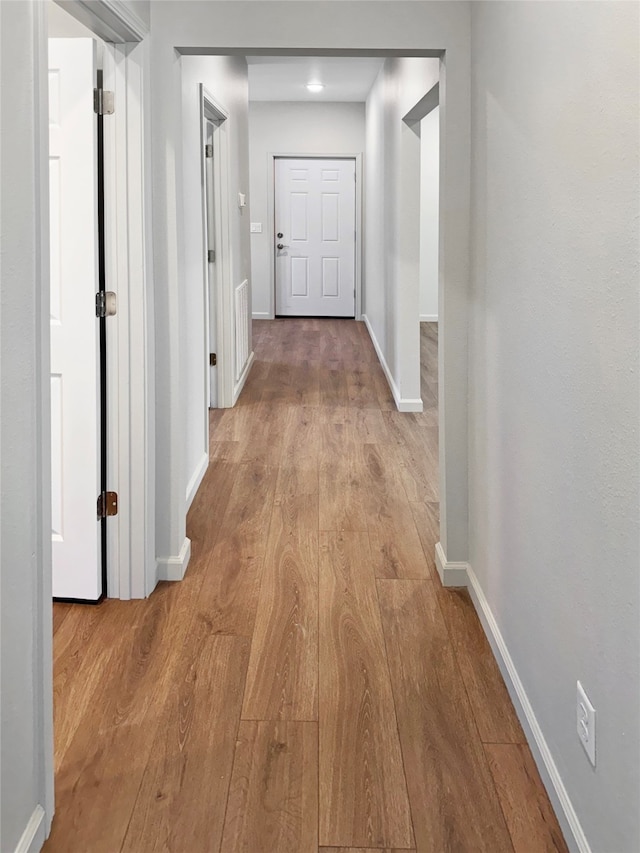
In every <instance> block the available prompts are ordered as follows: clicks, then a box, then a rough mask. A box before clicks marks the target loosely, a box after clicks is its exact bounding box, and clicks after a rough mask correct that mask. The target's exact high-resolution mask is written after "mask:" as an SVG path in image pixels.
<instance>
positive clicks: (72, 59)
mask: <svg viewBox="0 0 640 853" xmlns="http://www.w3.org/2000/svg"><path fill="white" fill-rule="evenodd" d="M95 81H96V48H95V42H94V41H93V39H90V38H86V39H85V38H73V39H49V175H50V199H51V207H50V214H51V441H52V455H51V458H52V540H53V542H52V547H53V594H54V596H55V597H56V598H72V599H82V600H90V601H95V600H97V599H98V598H99V597H100V595H101V592H102V580H101V573H102V572H101V554H100V544H101V540H100V524H99V522H98V520H97V511H96V503H97V499H98V494H99V492H100V488H99V483H100V477H99V461H100V460H99V440H100V434H99V426H100V422H99V396H98V389H99V356H98V320H97V319H96V314H95V294H96V291H97V289H98V223H97V174H96V168H97V166H96V164H97V134H96V117H95V114H94V111H93V89H94V86H95V85H96V83H95Z"/></svg>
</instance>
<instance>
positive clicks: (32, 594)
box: [0, 2, 53, 851]
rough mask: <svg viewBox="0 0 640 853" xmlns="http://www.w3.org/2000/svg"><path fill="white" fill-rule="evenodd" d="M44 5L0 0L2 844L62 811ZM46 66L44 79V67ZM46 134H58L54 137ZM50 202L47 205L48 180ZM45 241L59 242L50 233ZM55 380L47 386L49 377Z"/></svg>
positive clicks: (11, 844)
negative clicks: (50, 446)
mask: <svg viewBox="0 0 640 853" xmlns="http://www.w3.org/2000/svg"><path fill="white" fill-rule="evenodd" d="M42 11H43V10H42V9H36V4H33V3H30V2H22V3H0V63H1V64H0V187H1V200H0V234H1V235H2V244H1V246H0V264H1V268H0V280H1V285H2V290H1V306H0V409H1V413H2V433H1V438H0V481H1V499H0V500H1V502H0V559H1V562H2V570H1V574H0V577H1V580H0V634H1V636H0V650H1V651H0V654H1V659H0V670H1V682H0V720H1V722H0V742H1V747H2V768H1V779H0V850H2V851H5V850H6V851H12V850H14V849H15V848H16V846H17V844H18V841H19V840H20V838H21V836H22V835H23V833H24V831H25V829H26V828H27V825H28V823H29V821H30V820H33V821H34V825H36V826H37V825H38V820H39V819H40V823H39V830H38V831H36V837H37V838H39V839H40V841H42V840H43V838H44V830H45V822H46V819H45V818H44V812H43V811H42V809H43V808H44V809H47V811H48V815H47V818H48V820H50V819H51V816H52V807H53V800H52V783H53V768H52V758H53V742H52V715H51V702H52V696H53V688H52V684H51V657H50V655H47V656H46V657H45V654H44V648H45V643H44V637H45V632H47V633H48V634H49V635H50V634H51V556H50V555H51V521H50V506H51V498H50V495H51V487H50V481H49V475H48V472H45V473H43V472H42V468H43V448H44V446H45V445H46V443H47V442H49V441H50V439H49V427H48V419H47V418H46V417H45V416H44V413H45V412H47V414H48V409H47V407H46V405H45V399H46V398H45V395H46V394H47V393H48V391H47V389H48V387H49V377H48V370H46V369H45V366H46V365H48V361H49V358H48V346H49V335H48V325H49V305H48V298H47V301H44V298H45V293H48V259H47V258H46V257H43V255H42V249H43V244H42V242H41V240H42V236H43V235H42V230H41V221H40V218H39V215H38V209H37V206H36V199H39V198H40V193H41V190H42V189H43V187H42V186H41V183H40V176H41V175H42V174H46V172H45V171H44V170H45V169H46V158H45V157H43V156H42V154H43V153H44V152H40V139H41V134H42V132H43V131H44V133H45V134H46V126H45V127H42V128H41V127H40V126H39V125H38V123H37V121H36V119H35V116H36V114H37V112H38V104H39V101H38V86H39V85H40V84H41V83H43V82H44V84H45V85H46V67H45V68H42V67H41V66H40V65H39V63H38V56H37V51H36V32H37V30H38V28H39V27H40V28H41V32H43V33H44V16H42V14H41V13H42ZM41 71H44V74H45V77H44V80H42V78H41V77H40V72H41ZM45 138H46V136H45ZM44 191H45V196H44V198H43V203H44V204H45V206H46V205H47V203H48V202H47V197H46V185H45V187H44ZM45 246H48V240H47V239H46V238H45ZM41 383H44V389H43V387H42V385H41Z"/></svg>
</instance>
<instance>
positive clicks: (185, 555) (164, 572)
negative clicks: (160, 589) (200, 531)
mask: <svg viewBox="0 0 640 853" xmlns="http://www.w3.org/2000/svg"><path fill="white" fill-rule="evenodd" d="M190 559H191V539H188V538H187V537H186V536H185V539H184V542H183V543H182V548H180V553H179V554H178V556H177V557H158V561H157V577H158V580H159V581H181V580H182V579H183V577H184V576H185V574H186V571H187V566H188V565H189V560H190Z"/></svg>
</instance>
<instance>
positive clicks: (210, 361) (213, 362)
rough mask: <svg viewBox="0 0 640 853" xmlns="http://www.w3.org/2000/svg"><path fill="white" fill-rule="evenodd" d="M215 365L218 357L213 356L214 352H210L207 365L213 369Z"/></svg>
mask: <svg viewBox="0 0 640 853" xmlns="http://www.w3.org/2000/svg"><path fill="white" fill-rule="evenodd" d="M217 363H218V356H217V355H216V354H215V352H210V353H209V364H210V365H211V367H215V366H216V364H217Z"/></svg>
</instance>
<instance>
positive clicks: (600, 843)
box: [469, 3, 640, 853]
mask: <svg viewBox="0 0 640 853" xmlns="http://www.w3.org/2000/svg"><path fill="white" fill-rule="evenodd" d="M472 6H473V13H472V15H473V18H472V20H473V62H472V81H473V90H472V91H473V99H472V104H473V114H472V146H471V150H472V198H473V210H472V222H473V231H472V234H473V252H472V259H473V260H472V271H473V274H472V292H471V295H470V298H471V304H472V306H473V307H472V311H471V312H470V317H471V324H470V338H469V370H470V375H469V388H470V407H471V408H470V422H469V477H470V555H469V556H470V562H471V566H472V568H473V570H474V571H475V573H476V575H477V576H478V578H479V581H480V583H481V585H482V588H483V590H484V593H485V595H486V597H487V599H488V601H489V604H490V606H491V609H492V610H493V613H494V615H495V618H496V620H497V622H498V625H499V627H500V629H501V631H502V633H503V635H504V638H505V640H506V642H507V645H508V647H509V650H510V652H511V655H512V657H513V660H514V662H515V665H516V667H517V670H518V673H519V675H520V677H521V679H522V681H523V683H524V686H525V689H526V692H527V694H528V696H529V699H530V701H531V703H532V705H533V708H534V711H535V714H536V716H537V719H538V722H539V723H540V726H541V727H542V731H543V733H544V736H545V738H546V740H547V743H548V745H549V747H550V749H551V753H552V755H553V757H554V760H555V762H556V764H557V766H558V769H559V771H560V775H561V776H562V779H563V781H564V783H565V786H566V788H567V790H568V792H569V796H570V798H571V800H572V802H573V805H574V807H575V809H576V811H577V814H578V817H579V819H580V822H581V823H582V826H583V829H584V830H585V832H586V835H587V838H588V840H589V843H590V845H591V848H592V850H593V851H598V853H613V851H615V853H636V851H638V850H640V828H639V825H638V814H639V812H638V803H639V802H640V787H639V776H638V774H639V764H638V756H639V755H640V742H639V737H638V736H639V729H640V713H639V704H640V680H639V654H638V650H639V645H640V635H639V626H640V612H639V601H638V599H639V590H638V586H639V569H638V566H639V554H638V465H639V454H638V375H639V373H638V209H639V199H638V6H637V5H636V4H629V3H620V4H618V3H474V4H472ZM577 679H580V681H581V682H582V684H583V685H584V687H585V689H586V691H587V693H588V695H589V697H590V699H591V701H592V702H593V704H594V705H595V707H596V710H597V713H598V718H597V741H596V742H597V767H596V769H595V770H594V769H593V768H592V767H591V765H590V764H589V762H588V760H587V757H586V755H585V754H584V752H583V750H582V748H581V745H580V743H579V741H578V738H577V735H576V680H577Z"/></svg>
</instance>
